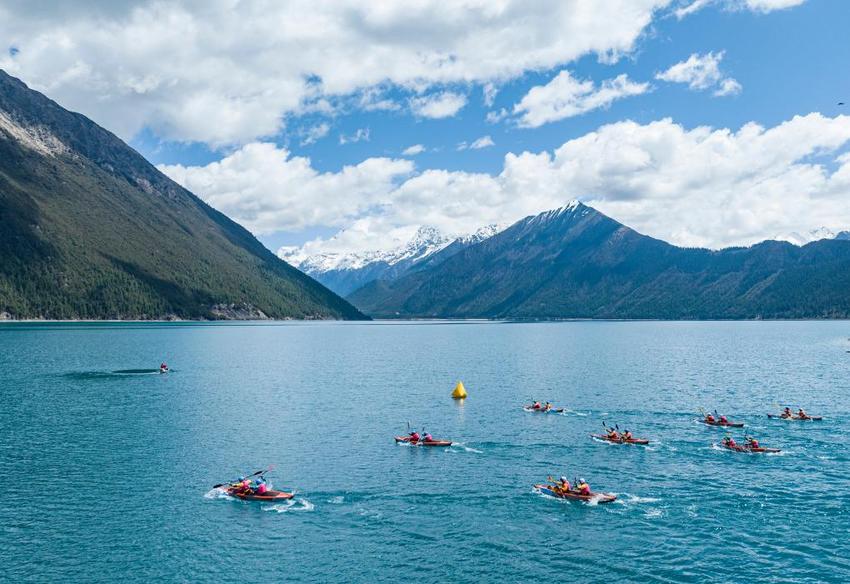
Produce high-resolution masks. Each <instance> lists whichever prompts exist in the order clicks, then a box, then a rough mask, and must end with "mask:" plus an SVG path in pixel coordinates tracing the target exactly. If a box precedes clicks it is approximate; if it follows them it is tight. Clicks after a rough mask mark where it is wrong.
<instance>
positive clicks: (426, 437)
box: [424, 432, 434, 442]
mask: <svg viewBox="0 0 850 584" xmlns="http://www.w3.org/2000/svg"><path fill="white" fill-rule="evenodd" d="M433 441H434V437H433V436H431V433H430V432H425V440H424V442H433Z"/></svg>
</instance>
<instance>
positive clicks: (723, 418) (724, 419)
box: [720, 416, 729, 424]
mask: <svg viewBox="0 0 850 584" xmlns="http://www.w3.org/2000/svg"><path fill="white" fill-rule="evenodd" d="M728 422H729V420H728V419H727V418H726V416H720V423H721V424H726V423H728Z"/></svg>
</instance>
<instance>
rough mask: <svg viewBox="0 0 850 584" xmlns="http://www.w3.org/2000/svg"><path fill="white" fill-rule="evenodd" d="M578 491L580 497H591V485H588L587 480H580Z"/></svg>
mask: <svg viewBox="0 0 850 584" xmlns="http://www.w3.org/2000/svg"><path fill="white" fill-rule="evenodd" d="M576 491H578V494H579V495H590V485H588V484H587V481H586V480H584V479H579V480H578V484H577V485H576Z"/></svg>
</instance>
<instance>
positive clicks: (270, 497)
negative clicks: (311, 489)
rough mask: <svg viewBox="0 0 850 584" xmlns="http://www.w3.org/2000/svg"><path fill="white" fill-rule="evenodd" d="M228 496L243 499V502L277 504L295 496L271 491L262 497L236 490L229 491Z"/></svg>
mask: <svg viewBox="0 0 850 584" xmlns="http://www.w3.org/2000/svg"><path fill="white" fill-rule="evenodd" d="M227 494H228V495H230V496H231V497H236V498H237V499H242V500H243V501H266V502H269V501H270V502H275V501H286V500H287V499H291V498H292V497H294V496H295V495H294V494H293V493H284V492H283V491H272V490H271V489H269V490H268V491H266V492H265V493H263V494H262V495H260V494H258V493H245V492H237V491H236V490H235V489H227Z"/></svg>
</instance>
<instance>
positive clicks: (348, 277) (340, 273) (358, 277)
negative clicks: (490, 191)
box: [278, 225, 504, 296]
mask: <svg viewBox="0 0 850 584" xmlns="http://www.w3.org/2000/svg"><path fill="white" fill-rule="evenodd" d="M503 228H504V226H499V225H487V226H485V227H482V228H480V229H478V230H477V231H475V232H474V233H471V234H468V235H446V234H445V233H443V232H441V231H440V230H439V229H437V228H435V227H431V226H422V227H420V228H419V229H418V230H417V231H416V233H415V234H414V236H413V237H412V238H411V239H410V240H409V241H407V242H405V243H403V244H402V245H400V246H398V247H396V248H392V249H389V250H376V251H366V252H352V253H322V254H317V255H312V256H305V255H304V254H303V252H302V251H301V250H300V249H298V248H281V249H280V250H279V251H278V255H279V256H280V258H281V259H284V260H286V261H288V262H290V263H291V264H293V265H294V266H295V267H297V268H298V269H299V270H301V271H303V272H304V273H306V274H307V275H309V276H311V277H313V278H315V279H316V280H318V281H319V282H321V283H322V284H324V285H325V286H327V287H328V288H330V289H331V290H333V291H334V292H336V293H337V294H339V295H341V296H347V295H348V294H351V293H352V292H354V291H355V290H357V289H359V288H361V287H362V286H365V285H366V284H369V283H370V282H372V281H375V280H395V279H398V278H400V277H402V276H404V275H406V274H408V273H410V272H413V271H417V270H422V269H426V268H429V267H434V266H437V265H438V264H440V263H442V262H443V261H445V260H446V259H448V258H450V257H451V256H453V255H454V254H456V253H457V252H458V251H460V250H462V249H466V248H467V247H469V246H471V245H474V244H476V243H478V242H480V241H483V240H485V239H487V238H489V237H492V236H493V235H495V234H496V233H498V232H499V231H500V230H501V229H503Z"/></svg>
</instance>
